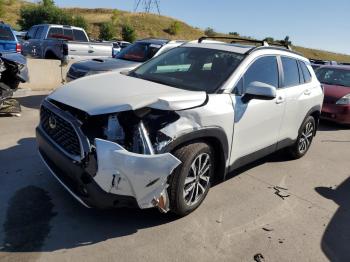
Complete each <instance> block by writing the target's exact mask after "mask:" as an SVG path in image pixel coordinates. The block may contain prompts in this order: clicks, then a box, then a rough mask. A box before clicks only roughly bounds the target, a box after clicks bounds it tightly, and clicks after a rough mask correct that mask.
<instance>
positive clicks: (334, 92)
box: [316, 65, 350, 124]
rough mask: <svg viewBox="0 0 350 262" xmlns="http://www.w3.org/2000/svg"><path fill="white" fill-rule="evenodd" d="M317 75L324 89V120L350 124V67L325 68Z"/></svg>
mask: <svg viewBox="0 0 350 262" xmlns="http://www.w3.org/2000/svg"><path fill="white" fill-rule="evenodd" d="M316 74H317V77H318V79H319V81H320V82H321V83H322V84H323V87H324V103H323V107H322V115H321V116H322V118H325V119H328V120H331V121H334V122H337V123H341V124H350V66H347V65H333V66H323V67H321V68H319V69H318V70H317V72H316Z"/></svg>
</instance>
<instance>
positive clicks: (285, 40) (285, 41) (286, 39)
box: [284, 35, 292, 45]
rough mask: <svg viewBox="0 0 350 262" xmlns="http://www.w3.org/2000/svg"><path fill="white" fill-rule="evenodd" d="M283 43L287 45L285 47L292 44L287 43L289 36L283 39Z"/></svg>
mask: <svg viewBox="0 0 350 262" xmlns="http://www.w3.org/2000/svg"><path fill="white" fill-rule="evenodd" d="M284 43H285V44H287V45H291V44H292V42H291V41H289V36H288V35H287V36H286V37H285V38H284Z"/></svg>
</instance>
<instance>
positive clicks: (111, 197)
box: [36, 127, 137, 209]
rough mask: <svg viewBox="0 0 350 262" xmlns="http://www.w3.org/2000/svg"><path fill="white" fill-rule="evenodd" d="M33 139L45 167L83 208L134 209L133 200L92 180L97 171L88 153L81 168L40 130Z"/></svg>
mask: <svg viewBox="0 0 350 262" xmlns="http://www.w3.org/2000/svg"><path fill="white" fill-rule="evenodd" d="M36 137H37V143H38V148H39V154H40V156H41V158H42V160H43V162H44V163H45V165H46V166H47V167H48V169H49V170H50V171H51V173H52V175H53V176H54V177H55V178H56V179H57V180H58V181H59V182H60V184H62V185H63V187H64V188H65V189H66V190H67V191H68V192H69V193H70V194H71V195H72V196H73V197H74V198H75V199H76V200H78V201H79V202H80V203H81V204H83V205H84V206H85V207H95V208H101V209H106V208H114V207H137V202H136V199H135V198H134V197H131V196H119V195H115V194H111V193H108V192H105V191H104V190H102V189H101V187H100V186H99V185H98V184H97V183H96V182H95V181H94V179H93V176H94V175H96V172H97V164H96V156H95V155H94V154H92V153H91V154H90V155H89V156H88V158H89V160H88V162H86V163H85V164H84V165H83V164H81V163H78V162H75V161H73V160H72V159H70V158H69V157H67V156H66V155H64V154H62V152H61V151H60V150H59V149H58V147H57V146H56V145H55V144H54V143H53V142H52V141H50V139H49V138H48V137H47V135H46V134H45V132H44V131H43V130H41V128H40V127H38V128H37V129H36Z"/></svg>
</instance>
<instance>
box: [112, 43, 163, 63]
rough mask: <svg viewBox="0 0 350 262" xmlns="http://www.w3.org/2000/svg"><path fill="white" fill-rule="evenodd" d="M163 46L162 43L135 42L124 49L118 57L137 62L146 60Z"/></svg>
mask: <svg viewBox="0 0 350 262" xmlns="http://www.w3.org/2000/svg"><path fill="white" fill-rule="evenodd" d="M161 47H162V46H161V45H157V44H151V43H135V44H132V45H129V46H128V47H126V48H124V49H122V51H121V52H120V53H119V54H118V55H117V56H116V58H118V59H123V60H128V61H135V62H145V61H147V60H149V59H151V58H152V57H153V56H154V55H155V54H156V53H157V52H158V50H159V49H160V48H161Z"/></svg>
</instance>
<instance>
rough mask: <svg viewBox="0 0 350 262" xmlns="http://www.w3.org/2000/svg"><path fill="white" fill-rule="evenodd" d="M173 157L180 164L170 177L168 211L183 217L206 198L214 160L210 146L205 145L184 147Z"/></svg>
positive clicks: (196, 144)
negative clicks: (179, 161)
mask: <svg viewBox="0 0 350 262" xmlns="http://www.w3.org/2000/svg"><path fill="white" fill-rule="evenodd" d="M174 155H175V156H176V157H177V158H178V159H179V160H181V162H182V164H181V165H180V166H179V167H178V168H177V169H175V171H174V173H173V174H172V175H171V176H170V183H169V184H170V186H169V198H170V210H171V211H172V212H174V213H176V214H177V215H179V216H185V215H187V214H189V213H191V212H192V211H194V210H195V209H196V208H197V207H198V206H200V204H201V203H202V202H203V200H204V199H205V197H206V196H207V194H208V191H209V188H210V182H211V178H212V175H213V170H214V163H213V160H214V158H213V154H212V150H211V148H210V146H209V145H208V144H205V143H193V144H190V145H187V146H184V147H182V148H180V149H178V150H177V151H176V152H175V153H174Z"/></svg>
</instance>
